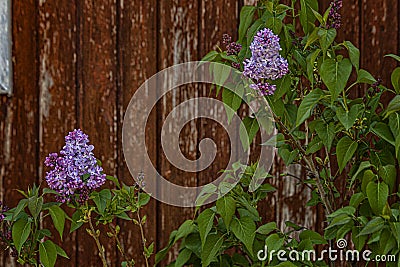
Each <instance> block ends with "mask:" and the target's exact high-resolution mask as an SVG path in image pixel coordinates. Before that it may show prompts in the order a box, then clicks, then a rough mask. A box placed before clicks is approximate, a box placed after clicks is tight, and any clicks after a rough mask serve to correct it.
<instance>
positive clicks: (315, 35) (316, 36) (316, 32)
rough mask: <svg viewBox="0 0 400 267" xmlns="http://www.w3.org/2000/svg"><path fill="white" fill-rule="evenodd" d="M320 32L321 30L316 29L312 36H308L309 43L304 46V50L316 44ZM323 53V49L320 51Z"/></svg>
mask: <svg viewBox="0 0 400 267" xmlns="http://www.w3.org/2000/svg"><path fill="white" fill-rule="evenodd" d="M318 31H319V28H315V29H314V30H313V31H312V33H311V34H310V35H308V36H307V42H306V45H305V46H304V49H307V47H309V46H310V45H312V44H313V43H314V42H316V41H317V40H318V38H319V36H318ZM319 50H320V52H321V49H319Z"/></svg>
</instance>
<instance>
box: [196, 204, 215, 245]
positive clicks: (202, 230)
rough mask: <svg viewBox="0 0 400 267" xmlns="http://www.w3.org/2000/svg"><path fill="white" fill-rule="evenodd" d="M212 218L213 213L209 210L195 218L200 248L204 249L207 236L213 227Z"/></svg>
mask: <svg viewBox="0 0 400 267" xmlns="http://www.w3.org/2000/svg"><path fill="white" fill-rule="evenodd" d="M214 217H215V213H214V212H213V211H212V210H211V209H206V210H204V211H203V212H202V213H200V215H199V217H198V218H197V224H198V226H199V234H200V239H201V245H202V247H204V243H205V242H206V238H207V235H208V233H209V232H210V230H211V228H212V226H213V221H214Z"/></svg>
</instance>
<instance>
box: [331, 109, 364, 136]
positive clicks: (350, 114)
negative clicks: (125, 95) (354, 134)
mask: <svg viewBox="0 0 400 267" xmlns="http://www.w3.org/2000/svg"><path fill="white" fill-rule="evenodd" d="M361 111H362V105H361V104H358V105H353V106H352V107H351V108H350V110H348V111H346V110H344V109H343V108H342V107H339V108H338V109H337V110H336V115H337V117H338V119H339V121H340V122H341V123H342V124H343V126H344V128H346V131H347V130H349V129H350V128H351V127H353V125H354V123H355V122H356V119H357V117H358V115H359V114H360V112H361Z"/></svg>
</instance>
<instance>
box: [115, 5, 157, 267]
mask: <svg viewBox="0 0 400 267" xmlns="http://www.w3.org/2000/svg"><path fill="white" fill-rule="evenodd" d="M118 4H119V7H118V8H119V12H118V13H119V14H120V15H119V18H118V20H119V29H118V60H119V62H118V136H117V138H118V160H117V162H118V177H119V178H120V179H121V180H122V181H123V182H124V183H126V184H129V185H132V184H133V183H134V182H135V181H134V180H133V177H132V176H131V174H130V172H129V170H128V168H127V167H126V164H125V158H124V155H123V152H122V140H121V136H122V123H123V119H124V115H125V111H126V108H127V107H128V104H129V101H130V99H131V98H132V96H133V95H134V93H135V91H136V90H137V89H138V88H139V86H140V85H141V84H142V83H143V82H144V81H145V80H146V79H147V78H149V77H150V76H151V75H153V74H155V73H156V72H157V55H156V51H157V42H156V39H157V30H156V27H157V25H156V24H157V21H156V19H157V18H156V12H157V1H155V0H151V1H119V3H118ZM134 113H135V114H137V116H141V115H142V113H141V112H140V110H136V111H134ZM156 116H157V113H156V112H152V113H151V115H150V117H149V118H148V120H147V123H148V126H149V127H148V129H147V131H146V144H147V153H149V157H150V158H151V160H152V161H153V164H154V166H155V167H156V162H157V145H156V140H157V136H156V135H157V131H156V125H157V118H156ZM135 156H137V157H138V158H137V159H135V162H138V164H139V162H141V158H142V157H143V155H135ZM147 167H149V166H142V168H143V172H144V174H145V175H146V173H147V170H146V168H147ZM134 175H137V174H134ZM143 214H146V215H147V223H146V225H145V237H146V239H147V245H150V243H151V242H155V241H156V227H157V212H156V201H155V200H151V201H150V203H149V204H148V205H147V206H146V207H145V208H144V209H143V211H142V216H143ZM119 224H120V226H121V234H120V235H121V238H122V240H123V243H124V245H125V252H126V254H127V256H128V258H134V259H135V263H136V265H137V266H145V263H144V259H143V254H142V252H143V246H142V243H141V242H140V240H141V238H140V231H139V228H138V226H136V225H133V223H132V222H126V221H122V220H120V222H119ZM156 249H157V248H155V250H156ZM123 260H124V259H123V258H122V256H121V255H119V261H120V262H121V261H123ZM150 264H151V265H153V264H154V257H152V259H151V261H150Z"/></svg>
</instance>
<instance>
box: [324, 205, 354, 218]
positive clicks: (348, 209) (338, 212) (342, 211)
mask: <svg viewBox="0 0 400 267" xmlns="http://www.w3.org/2000/svg"><path fill="white" fill-rule="evenodd" d="M354 213H356V208H354V207H352V206H346V207H343V208H340V209H338V210H336V211H334V212H332V213H331V214H329V215H328V218H335V217H336V216H338V215H341V214H346V215H348V216H352V215H354Z"/></svg>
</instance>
